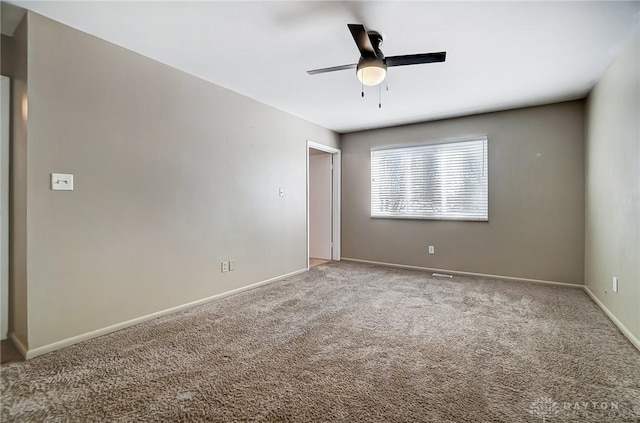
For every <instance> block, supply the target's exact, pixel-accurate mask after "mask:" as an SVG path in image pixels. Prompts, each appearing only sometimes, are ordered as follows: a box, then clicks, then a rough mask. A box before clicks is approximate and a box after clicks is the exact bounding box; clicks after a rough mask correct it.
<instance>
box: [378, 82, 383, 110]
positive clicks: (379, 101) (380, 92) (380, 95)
mask: <svg viewBox="0 0 640 423" xmlns="http://www.w3.org/2000/svg"><path fill="white" fill-rule="evenodd" d="M378 109H382V84H378Z"/></svg>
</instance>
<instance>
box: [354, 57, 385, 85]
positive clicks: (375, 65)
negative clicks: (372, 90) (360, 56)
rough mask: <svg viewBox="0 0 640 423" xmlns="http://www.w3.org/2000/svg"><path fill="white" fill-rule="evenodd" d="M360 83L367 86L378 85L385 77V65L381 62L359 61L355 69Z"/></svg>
mask: <svg viewBox="0 0 640 423" xmlns="http://www.w3.org/2000/svg"><path fill="white" fill-rule="evenodd" d="M356 75H357V76H358V79H359V80H360V82H362V83H363V84H364V85H367V86H370V87H372V86H374V85H378V84H380V83H381V82H382V81H384V79H385V78H386V76H387V65H386V64H385V63H384V62H383V61H381V60H372V61H368V60H367V61H360V63H358V67H357V68H356Z"/></svg>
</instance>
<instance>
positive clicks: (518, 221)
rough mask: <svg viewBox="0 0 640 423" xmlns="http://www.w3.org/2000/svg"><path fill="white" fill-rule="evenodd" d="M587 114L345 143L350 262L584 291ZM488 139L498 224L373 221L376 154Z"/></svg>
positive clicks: (370, 134) (436, 128) (546, 110)
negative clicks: (431, 249) (379, 149)
mask: <svg viewBox="0 0 640 423" xmlns="http://www.w3.org/2000/svg"><path fill="white" fill-rule="evenodd" d="M583 112H584V110H583V102H581V101H574V102H567V103H559V104H553V105H548V106H541V107H532V108H526V109H519V110H511V111H505V112H497V113H490V114H483V115H475V116H469V117H462V118H457V119H448V120H441V121H435V122H427V123H421V124H416V125H408V126H400V127H394V128H386V129H379V130H372V131H365V132H357V133H351V134H346V135H343V136H342V157H343V165H342V168H343V177H342V178H343V179H342V183H343V191H342V192H343V197H342V207H343V212H342V219H343V225H342V228H343V229H342V251H343V257H346V258H356V259H363V260H371V261H378V262H387V263H395V264H403V265H412V266H422V267H429V268H439V269H448V270H455V271H464V272H475V273H484V274H493V275H502V276H510V277H519V278H529V279H539V280H546V281H556V282H566V283H572V284H582V283H583V267H584V256H583V246H584V148H583V140H584V123H583ZM479 134H483V135H487V136H488V138H489V222H456V221H429V220H397V219H396V220H394V219H371V218H370V217H369V216H370V149H371V147H374V146H380V145H391V144H401V143H414V142H420V141H425V140H434V139H444V138H456V137H464V136H468V135H479ZM427 245H434V246H435V254H434V255H429V254H427Z"/></svg>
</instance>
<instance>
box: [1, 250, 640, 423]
mask: <svg viewBox="0 0 640 423" xmlns="http://www.w3.org/2000/svg"><path fill="white" fill-rule="evenodd" d="M0 381H1V395H2V396H1V400H2V406H1V407H2V413H1V415H0V416H1V420H2V421H3V422H9V421H21V422H22V421H75V422H91V421H108V422H132V421H167V422H173V421H199V420H200V421H203V420H204V421H247V420H250V421H345V422H356V421H392V422H409V421H422V422H438V423H441V422H473V423H476V422H509V423H513V422H542V421H543V419H544V421H547V422H569V421H570V422H607V421H611V422H625V421H630V422H631V421H634V422H637V421H639V420H640V352H638V351H637V350H636V349H635V348H634V347H633V346H632V345H631V343H629V342H628V340H627V339H626V338H624V336H623V335H622V334H621V333H620V332H619V331H618V330H617V329H616V328H615V326H614V325H613V324H612V323H611V322H610V321H609V320H608V319H607V317H606V316H605V315H604V314H603V313H602V311H601V310H600V309H599V308H598V307H597V306H596V305H595V304H594V303H593V302H592V301H591V300H590V299H589V298H588V296H587V295H586V294H584V292H582V291H581V290H578V289H571V288H556V287H549V286H541V285H534V284H526V283H517V282H503V281H496V280H487V279H480V278H469V277H455V278H454V279H452V280H443V279H434V278H432V277H431V276H430V275H429V274H428V273H424V272H419V271H409V270H398V269H390V268H381V267H374V266H368V265H363V264H355V263H346V262H341V263H330V264H325V265H321V266H318V267H316V268H314V269H312V270H311V271H310V272H308V273H305V274H302V275H299V276H296V277H293V278H290V279H288V280H285V281H281V282H276V283H273V284H271V285H268V286H265V287H262V288H258V289H255V290H252V291H248V292H245V293H242V294H238V295H235V296H232V297H227V298H225V299H221V300H218V301H215V302H213V303H210V304H207V305H204V306H200V307H197V308H193V309H190V310H187V311H184V312H181V313H178V314H174V315H171V316H167V317H163V318H160V319H157V320H153V321H150V322H147V323H143V324H141V325H138V326H135V327H131V328H129V329H125V330H122V331H119V332H117V333H113V334H110V335H106V336H103V337H100V338H96V339H93V340H90V341H87V342H84V343H82V344H78V345H74V346H71V347H68V348H65V349H63V350H60V351H57V352H53V353H50V354H47V355H45V356H41V357H37V358H35V359H32V360H29V361H27V362H22V363H13V364H9V365H5V366H3V367H2V369H1V377H0Z"/></svg>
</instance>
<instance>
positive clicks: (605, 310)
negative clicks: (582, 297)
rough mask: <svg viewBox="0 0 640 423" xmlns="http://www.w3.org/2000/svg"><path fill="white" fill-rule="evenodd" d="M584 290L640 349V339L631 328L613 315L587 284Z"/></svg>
mask: <svg viewBox="0 0 640 423" xmlns="http://www.w3.org/2000/svg"><path fill="white" fill-rule="evenodd" d="M584 292H586V293H587V295H589V296H590V297H591V299H592V300H593V302H594V303H596V304H597V305H598V307H600V308H601V309H602V311H604V314H606V315H607V317H608V318H609V319H611V321H612V322H613V324H614V325H616V326H617V327H618V329H620V332H622V334H623V335H624V336H626V337H627V338H628V339H629V341H631V343H632V344H633V345H634V346H635V347H636V348H637V349H638V350H640V340H638V338H636V337H635V336H634V335H633V334H632V333H631V331H630V330H629V329H627V327H626V326H625V325H624V324H623V323H622V322H621V321H620V320H618V318H617V317H616V316H614V315H613V313H612V312H611V311H610V310H609V309H608V308H607V306H605V305H604V303H603V302H602V301H600V299H599V298H598V297H596V295H595V294H594V293H593V292H591V290H590V289H589V288H587V287H586V286H585V287H584Z"/></svg>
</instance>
